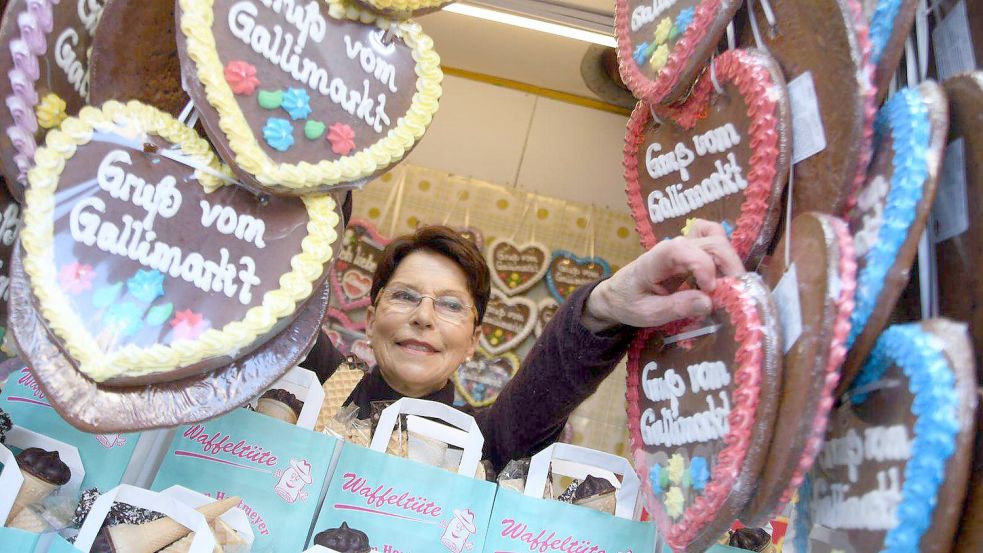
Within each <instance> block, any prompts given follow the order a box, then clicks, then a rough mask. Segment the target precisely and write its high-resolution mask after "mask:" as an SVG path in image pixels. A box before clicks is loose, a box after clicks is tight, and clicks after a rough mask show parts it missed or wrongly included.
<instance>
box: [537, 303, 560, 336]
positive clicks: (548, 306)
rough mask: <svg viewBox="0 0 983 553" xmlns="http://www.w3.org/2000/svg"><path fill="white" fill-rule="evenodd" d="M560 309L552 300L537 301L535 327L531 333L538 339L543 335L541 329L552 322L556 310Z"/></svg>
mask: <svg viewBox="0 0 983 553" xmlns="http://www.w3.org/2000/svg"><path fill="white" fill-rule="evenodd" d="M559 309H560V304H559V303H558V302H557V301H556V300H555V299H553V298H543V299H541V300H539V303H538V304H537V309H536V311H537V313H538V314H537V316H536V327H535V328H533V332H534V333H535V334H536V336H537V337H539V335H540V334H542V333H543V329H544V328H546V325H548V324H549V322H550V321H552V320H553V315H556V312H557V310H559Z"/></svg>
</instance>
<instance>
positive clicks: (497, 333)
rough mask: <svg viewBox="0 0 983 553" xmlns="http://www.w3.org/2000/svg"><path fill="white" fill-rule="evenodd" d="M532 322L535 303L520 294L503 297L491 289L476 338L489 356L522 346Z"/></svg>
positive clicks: (529, 331)
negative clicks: (479, 334) (512, 296)
mask: <svg viewBox="0 0 983 553" xmlns="http://www.w3.org/2000/svg"><path fill="white" fill-rule="evenodd" d="M535 324H536V302H534V301H532V300H531V299H529V298H526V297H524V296H518V297H514V298H509V297H506V296H505V294H502V293H501V292H499V291H498V290H492V292H491V298H490V299H489V300H488V306H487V307H486V308H485V318H484V320H483V321H482V322H481V336H479V337H478V341H479V342H480V343H481V347H483V348H485V350H486V351H487V352H488V353H491V354H492V355H499V354H501V353H504V352H506V351H510V350H514V349H515V348H517V347H519V346H520V345H522V342H524V341H525V340H526V338H527V337H528V336H529V334H531V333H532V328H533V326H535Z"/></svg>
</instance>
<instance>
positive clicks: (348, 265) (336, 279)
mask: <svg viewBox="0 0 983 553" xmlns="http://www.w3.org/2000/svg"><path fill="white" fill-rule="evenodd" d="M389 242H390V240H389V239H388V238H386V237H384V236H383V235H382V234H381V233H380V232H379V231H378V230H376V228H375V226H374V225H373V224H372V223H370V222H368V221H365V220H363V219H352V221H351V222H350V223H348V228H347V229H346V230H345V234H344V236H343V237H342V242H341V250H340V251H339V252H338V259H337V260H336V261H335V264H334V266H333V267H332V268H331V288H332V290H333V291H334V303H336V304H337V305H338V307H339V309H340V310H341V312H342V313H345V314H346V315H347V313H349V312H351V311H354V310H357V309H363V308H365V307H367V306H368V305H369V304H370V303H372V298H371V292H372V276H373V275H374V274H375V269H376V267H377V266H378V265H379V262H380V261H381V260H382V252H383V250H384V249H385V248H386V246H387V245H388V244H389ZM346 326H347V325H346Z"/></svg>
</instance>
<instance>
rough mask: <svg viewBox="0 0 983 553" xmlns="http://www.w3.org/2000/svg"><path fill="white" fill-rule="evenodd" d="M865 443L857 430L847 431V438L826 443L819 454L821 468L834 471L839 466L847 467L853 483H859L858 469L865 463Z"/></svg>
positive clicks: (834, 439)
mask: <svg viewBox="0 0 983 553" xmlns="http://www.w3.org/2000/svg"><path fill="white" fill-rule="evenodd" d="M863 458H864V443H863V440H862V439H861V437H860V434H859V433H858V432H857V431H856V429H854V428H851V429H849V430H847V433H846V435H845V436H843V437H840V438H833V439H830V440H827V441H826V444H825V445H824V446H823V450H822V451H821V452H820V454H819V466H820V467H822V468H823V470H827V471H829V470H832V469H834V468H836V467H838V466H844V467H847V476H848V477H849V478H850V481H851V482H856V481H857V467H859V466H860V463H862V462H863Z"/></svg>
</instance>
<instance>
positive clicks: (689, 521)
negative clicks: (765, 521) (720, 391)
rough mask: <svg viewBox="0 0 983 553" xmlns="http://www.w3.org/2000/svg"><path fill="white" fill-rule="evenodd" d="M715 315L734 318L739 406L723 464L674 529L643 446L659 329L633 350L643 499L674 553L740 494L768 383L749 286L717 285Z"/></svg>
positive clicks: (635, 437) (632, 390)
mask: <svg viewBox="0 0 983 553" xmlns="http://www.w3.org/2000/svg"><path fill="white" fill-rule="evenodd" d="M710 298H711V300H713V305H714V308H715V309H723V310H725V311H726V313H727V315H728V316H730V318H731V324H732V325H733V327H734V339H735V340H736V341H737V343H738V344H739V345H738V349H737V353H736V355H735V359H734V361H735V363H736V364H737V369H736V370H735V371H734V393H733V406H732V408H731V412H730V414H729V415H728V416H727V422H728V425H729V431H728V432H727V435H726V436H724V443H725V444H726V445H725V447H724V449H723V450H722V451H721V452H720V454H719V455H718V456H717V463H716V464H715V465H714V467H713V470H712V471H711V474H710V480H709V481H708V482H707V484H706V487H705V488H704V491H703V494H702V495H701V496H699V497H697V498H696V500H695V501H694V502H693V504H692V505H690V506H689V508H687V509H686V511H685V512H684V513H683V516H682V520H681V521H680V522H678V523H675V524H673V523H670V522H669V518H668V516H667V515H666V512H665V509H664V508H663V506H662V503H661V502H659V501H658V500H657V499H656V497H655V494H654V493H653V492H652V485H651V483H650V482H649V479H648V472H649V468H650V467H649V466H648V463H647V462H646V456H645V444H644V442H643V441H642V431H641V407H640V402H639V397H640V392H639V390H640V388H641V382H640V380H641V367H640V366H639V365H640V361H641V355H642V351H643V350H644V349H645V345H646V344H647V343H648V341H649V340H650V339H651V337H652V335H653V334H655V333H656V331H655V330H654V329H645V330H642V331H640V332H639V333H638V334H637V335H636V336H635V339H634V340H633V341H632V344H631V348H630V349H629V350H628V391H627V393H626V394H625V397H626V399H627V401H628V431H629V439H630V440H631V447H632V451H633V452H634V458H635V467H636V468H635V470H636V472H637V473H638V475H639V477H640V478H641V480H642V493H643V495H644V497H645V500H646V503H647V505H646V506H647V507H648V510H649V512H650V513H651V514H652V517H653V519H654V520H655V521H656V523H657V524H658V525H659V530H660V531H661V532H662V534H663V535H664V536H666V541H667V542H668V543H669V546H670V547H672V549H673V550H674V551H682V550H684V549H685V548H686V547H687V546H688V545H689V544H690V542H692V541H693V540H694V539H695V538H696V537H697V535H698V534H699V532H700V531H701V530H702V529H703V528H704V527H706V525H707V524H708V523H709V522H710V521H712V520H713V519H714V518H715V517H716V516H717V513H718V511H719V510H720V508H721V506H722V505H723V504H724V501H726V499H727V497H728V496H729V495H730V493H731V491H732V490H733V488H734V484H735V481H736V480H737V476H738V474H740V472H741V467H742V465H743V464H744V459H745V457H746V456H747V452H748V449H749V447H750V441H751V432H752V430H753V427H754V420H755V419H754V417H755V413H756V411H757V409H758V403H759V400H760V394H761V379H762V378H763V377H764V367H763V365H764V352H763V348H762V344H763V342H764V336H765V334H764V327H763V326H762V324H761V318H760V317H759V316H758V311H757V304H756V302H755V300H754V298H753V297H752V296H751V294H749V293H748V292H747V290H746V289H745V287H744V285H743V283H742V282H741V281H740V280H738V279H736V278H732V277H727V278H721V279H718V280H717V286H716V288H715V289H714V291H713V292H712V293H711V294H710Z"/></svg>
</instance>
